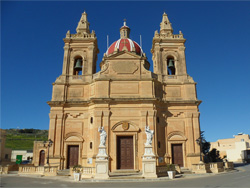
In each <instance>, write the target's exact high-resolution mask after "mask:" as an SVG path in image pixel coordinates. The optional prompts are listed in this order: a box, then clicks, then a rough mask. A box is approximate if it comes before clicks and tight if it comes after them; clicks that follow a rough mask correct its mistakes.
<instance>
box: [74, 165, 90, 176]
mask: <svg viewBox="0 0 250 188" xmlns="http://www.w3.org/2000/svg"><path fill="white" fill-rule="evenodd" d="M77 170H79V171H80V173H81V177H82V178H93V177H94V175H95V167H86V166H83V167H78V168H77ZM73 174H74V171H73V167H71V168H70V175H71V176H73Z"/></svg>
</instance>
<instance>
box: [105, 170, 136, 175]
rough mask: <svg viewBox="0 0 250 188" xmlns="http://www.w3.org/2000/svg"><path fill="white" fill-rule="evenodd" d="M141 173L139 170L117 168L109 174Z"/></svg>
mask: <svg viewBox="0 0 250 188" xmlns="http://www.w3.org/2000/svg"><path fill="white" fill-rule="evenodd" d="M138 173H141V172H139V171H138V170H115V171H113V172H110V173H109V174H138Z"/></svg>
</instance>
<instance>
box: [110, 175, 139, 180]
mask: <svg viewBox="0 0 250 188" xmlns="http://www.w3.org/2000/svg"><path fill="white" fill-rule="evenodd" d="M109 179H144V177H142V176H110V177H109Z"/></svg>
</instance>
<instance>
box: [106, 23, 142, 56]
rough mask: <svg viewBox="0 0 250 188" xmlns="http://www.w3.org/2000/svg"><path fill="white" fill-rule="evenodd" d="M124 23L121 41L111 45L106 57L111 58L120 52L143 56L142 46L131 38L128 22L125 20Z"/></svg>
mask: <svg viewBox="0 0 250 188" xmlns="http://www.w3.org/2000/svg"><path fill="white" fill-rule="evenodd" d="M123 21H124V22H123V26H122V27H121V28H120V39H119V40H117V41H115V42H114V43H113V44H111V45H110V47H109V48H108V50H107V51H106V55H107V56H109V55H111V54H113V53H117V52H119V51H128V52H133V53H135V54H137V55H140V56H143V51H142V48H141V46H140V45H139V44H137V43H136V42H135V41H133V40H131V39H130V38H129V34H130V28H129V27H128V26H127V25H126V21H127V20H126V19H124V20H123Z"/></svg>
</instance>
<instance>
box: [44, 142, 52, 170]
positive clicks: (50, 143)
mask: <svg viewBox="0 0 250 188" xmlns="http://www.w3.org/2000/svg"><path fill="white" fill-rule="evenodd" d="M46 143H47V142H46V141H44V147H46ZM52 144H53V141H52V140H51V139H49V143H48V145H47V148H48V156H47V165H49V148H50V147H51V146H52Z"/></svg>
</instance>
